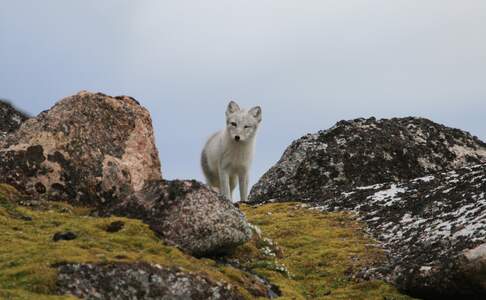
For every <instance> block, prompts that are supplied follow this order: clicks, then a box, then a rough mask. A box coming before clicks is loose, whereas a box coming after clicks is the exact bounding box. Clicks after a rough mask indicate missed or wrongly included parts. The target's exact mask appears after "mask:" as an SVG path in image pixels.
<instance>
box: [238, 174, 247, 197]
mask: <svg viewBox="0 0 486 300" xmlns="http://www.w3.org/2000/svg"><path fill="white" fill-rule="evenodd" d="M238 179H239V183H238V184H239V186H240V201H241V202H246V200H247V198H248V172H243V173H241V174H240V175H239V176H238Z"/></svg>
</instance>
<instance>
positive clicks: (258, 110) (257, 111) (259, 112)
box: [248, 106, 262, 123]
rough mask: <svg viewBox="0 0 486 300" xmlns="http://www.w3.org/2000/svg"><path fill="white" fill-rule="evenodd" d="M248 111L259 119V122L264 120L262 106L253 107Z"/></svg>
mask: <svg viewBox="0 0 486 300" xmlns="http://www.w3.org/2000/svg"><path fill="white" fill-rule="evenodd" d="M248 112H249V113H250V115H252V116H253V117H254V118H255V119H257V121H258V123H260V122H261V121H262V108H261V107H260V106H255V107H252V108H251V109H250V110H249V111H248Z"/></svg>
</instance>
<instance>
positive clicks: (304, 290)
mask: <svg viewBox="0 0 486 300" xmlns="http://www.w3.org/2000/svg"><path fill="white" fill-rule="evenodd" d="M20 197H21V196H20V195H19V194H18V193H17V192H16V191H15V189H13V188H11V187H9V186H7V185H2V184H0V233H1V234H0V244H1V245H2V246H1V247H0V299H41V300H42V299H48V300H51V299H73V298H72V297H69V296H56V295H54V293H55V289H56V286H55V282H56V276H57V272H56V268H54V267H53V265H55V264H56V263H60V262H75V263H98V262H134V261H144V262H149V263H156V264H159V265H162V266H167V267H171V266H178V267H180V268H182V269H183V270H186V271H190V272H200V273H203V274H206V275H207V276H208V277H210V278H212V279H214V280H218V281H226V282H229V283H231V284H233V285H234V286H236V287H237V288H238V290H239V291H240V292H241V293H242V294H243V295H244V296H246V298H248V299H255V298H257V297H256V296H255V295H259V294H261V293H262V291H264V290H265V289H264V288H263V287H262V284H261V283H258V282H257V281H256V280H255V278H254V277H253V276H252V275H251V274H249V273H248V272H245V271H242V270H240V269H238V268H235V267H232V266H230V265H228V264H224V263H221V262H220V260H219V259H218V261H216V260H212V259H197V258H194V257H192V256H189V255H186V254H184V253H183V252H181V251H179V250H178V249H177V248H175V247H172V246H169V245H166V244H164V243H162V242H161V241H160V240H159V239H158V238H157V237H156V236H155V234H154V233H153V232H152V231H151V230H150V229H149V228H148V226H147V225H145V224H143V223H142V222H141V221H138V220H133V219H127V218H119V217H110V218H96V217H90V216H88V215H87V212H88V210H87V209H83V208H74V207H72V206H70V205H67V204H65V203H59V202H55V203H47V204H46V205H43V207H42V209H31V208H26V207H22V206H18V205H16V204H14V203H13V201H12V199H15V198H20ZM17 200H18V199H17ZM242 210H243V211H244V212H245V214H246V215H247V217H248V219H249V220H250V221H251V222H253V223H254V224H256V225H258V226H259V227H260V228H261V230H262V235H261V236H255V237H254V238H253V239H252V240H251V241H250V242H248V243H247V244H245V245H243V246H240V247H239V248H237V249H236V250H235V251H234V252H233V253H232V254H230V255H229V256H228V257H227V258H226V259H227V260H228V261H233V262H237V264H238V265H239V266H240V267H241V268H242V269H245V270H247V271H250V272H255V273H257V274H259V275H261V276H264V277H266V278H268V279H269V280H270V281H271V282H272V283H274V284H276V285H277V286H278V287H279V289H280V290H281V292H282V297H281V298H282V299H385V298H386V299H408V298H407V297H405V296H402V295H400V294H399V293H398V292H397V291H396V290H395V289H394V288H392V287H391V286H389V285H387V284H385V283H383V282H379V281H373V282H355V281H353V280H351V279H349V276H348V275H347V274H350V273H352V272H353V270H356V269H358V268H359V267H360V266H361V265H363V264H367V263H372V262H373V261H375V260H377V259H381V252H380V251H379V250H378V249H376V248H375V247H373V246H371V241H370V240H368V239H367V238H366V236H365V235H364V234H363V233H362V230H361V228H360V225H359V224H358V223H357V222H356V221H354V220H353V219H352V217H351V216H350V215H348V214H345V213H332V214H322V213H319V212H316V211H312V210H309V209H306V208H302V207H300V206H299V205H297V204H293V203H287V204H268V205H264V206H259V207H255V208H254V207H250V206H244V205H243V206H242ZM114 221H122V222H124V224H125V225H124V227H123V229H122V230H121V231H119V232H116V233H109V232H107V231H106V228H107V226H108V225H109V224H110V223H112V222H114ZM60 231H72V232H75V233H76V234H77V235H78V237H77V238H76V239H75V240H71V241H59V242H54V241H53V240H52V237H53V235H54V234H55V233H56V232H60ZM267 237H268V238H270V239H267ZM274 242H275V243H274ZM287 270H288V271H287Z"/></svg>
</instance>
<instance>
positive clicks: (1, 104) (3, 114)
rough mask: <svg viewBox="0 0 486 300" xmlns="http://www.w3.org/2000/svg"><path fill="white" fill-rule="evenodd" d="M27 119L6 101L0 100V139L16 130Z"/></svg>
mask: <svg viewBox="0 0 486 300" xmlns="http://www.w3.org/2000/svg"><path fill="white" fill-rule="evenodd" d="M28 118H29V117H28V116H27V115H26V114H24V113H23V112H21V111H19V110H17V109H16V108H15V107H13V106H12V105H11V104H10V103H8V102H7V101H4V100H0V139H2V138H4V137H5V136H6V135H7V134H9V133H11V132H14V131H15V130H17V129H18V128H19V127H20V125H21V124H22V123H23V122H24V121H25V120H27V119H28Z"/></svg>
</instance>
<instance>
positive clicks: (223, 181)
mask: <svg viewBox="0 0 486 300" xmlns="http://www.w3.org/2000/svg"><path fill="white" fill-rule="evenodd" d="M219 184H220V187H219V192H220V193H221V194H222V195H223V196H225V197H226V198H227V199H229V200H230V201H231V192H230V184H229V174H228V172H226V171H224V170H223V168H220V169H219Z"/></svg>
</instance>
